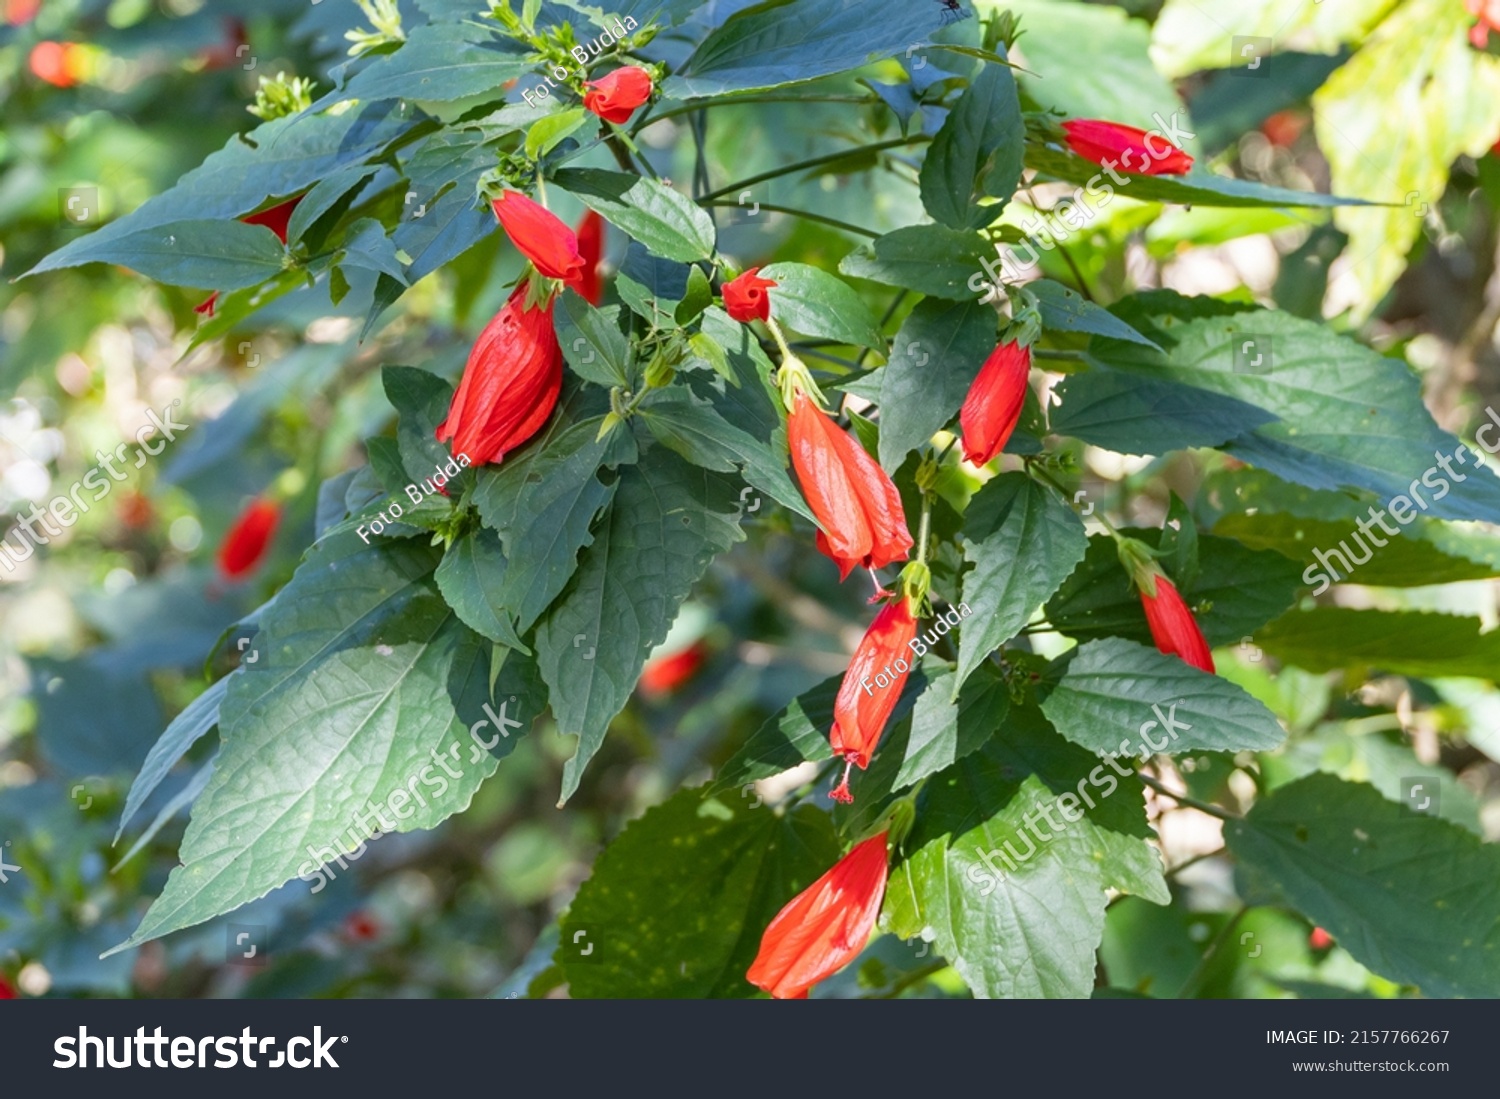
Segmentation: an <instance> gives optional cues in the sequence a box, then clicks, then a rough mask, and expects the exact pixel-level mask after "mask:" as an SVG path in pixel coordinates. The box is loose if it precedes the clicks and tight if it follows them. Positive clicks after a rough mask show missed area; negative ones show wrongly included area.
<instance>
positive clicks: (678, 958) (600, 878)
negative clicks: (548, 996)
mask: <svg viewBox="0 0 1500 1099" xmlns="http://www.w3.org/2000/svg"><path fill="white" fill-rule="evenodd" d="M839 853H840V852H839V843H838V839H837V838H836V837H835V835H834V831H833V825H832V823H831V822H830V820H829V817H828V815H827V814H826V813H823V812H820V811H819V810H818V809H816V808H814V807H813V806H811V805H804V806H801V807H800V808H798V809H795V810H793V811H792V812H790V813H788V814H786V815H784V816H783V815H781V814H779V813H776V812H773V811H772V810H771V809H768V808H764V807H762V808H757V809H752V808H750V807H749V805H748V803H747V802H745V801H742V800H740V799H738V798H731V799H729V800H727V801H724V802H720V801H715V800H712V799H709V800H704V797H703V791H702V790H682V791H680V792H678V794H677V795H676V796H675V797H673V798H672V799H671V800H670V801H668V802H667V803H666V804H664V805H659V806H657V807H656V808H654V809H651V810H650V811H648V812H647V813H646V815H645V816H643V817H641V818H640V819H639V820H636V821H633V822H631V824H630V825H628V826H627V827H626V829H625V831H623V832H622V833H621V834H620V835H619V837H618V838H617V839H616V840H615V841H614V842H613V843H611V844H610V845H609V846H608V847H607V848H605V850H604V853H603V854H602V855H600V856H599V859H598V861H597V862H596V863H595V864H594V871H593V873H592V874H591V875H590V877H589V880H588V881H586V882H584V884H583V886H582V888H580V889H579V891H578V896H577V898H576V899H575V900H574V901H573V904H572V906H571V907H570V908H569V910H568V914H567V915H566V916H565V917H564V918H563V921H562V936H561V943H560V945H559V948H558V953H557V958H558V961H559V962H560V963H561V965H562V967H563V972H564V973H566V974H567V978H568V992H569V995H570V996H572V997H573V998H574V999H580V998H594V997H614V998H619V997H628V998H632V999H634V998H648V999H654V998H661V997H672V998H680V999H686V998H691V999H701V998H717V997H748V996H754V995H757V994H758V990H757V989H755V988H754V987H753V986H751V985H750V984H749V983H748V982H746V980H745V971H746V970H747V969H749V968H750V963H751V962H753V961H754V960H755V955H756V952H757V951H758V950H759V949H760V937H761V933H762V932H763V931H764V930H765V928H766V925H767V924H769V923H770V922H771V920H772V919H773V918H774V917H775V915H776V913H777V912H778V911H780V910H781V908H782V906H783V905H785V904H786V903H787V902H788V901H789V900H791V899H792V897H794V896H796V894H797V893H798V892H800V891H801V890H803V889H805V888H807V886H809V885H811V884H812V883H813V881H815V880H816V879H817V878H818V877H819V876H820V875H821V874H823V873H824V872H825V871H826V870H827V869H828V868H829V867H830V866H832V865H833V864H834V862H836V861H837V860H838V857H839Z"/></svg>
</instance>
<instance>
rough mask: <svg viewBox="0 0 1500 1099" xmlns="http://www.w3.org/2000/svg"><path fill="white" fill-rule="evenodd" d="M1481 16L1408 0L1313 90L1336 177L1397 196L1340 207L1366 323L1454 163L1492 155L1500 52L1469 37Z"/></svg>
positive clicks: (1366, 192) (1498, 121)
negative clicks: (1396, 106)
mask: <svg viewBox="0 0 1500 1099" xmlns="http://www.w3.org/2000/svg"><path fill="white" fill-rule="evenodd" d="M1473 24H1474V17H1473V16H1472V15H1470V14H1469V12H1468V10H1467V9H1466V7H1465V6H1463V5H1454V4H1449V3H1446V2H1445V0H1408V2H1407V3H1404V4H1402V5H1400V6H1399V7H1397V8H1396V9H1395V11H1394V12H1393V13H1392V14H1391V16H1390V18H1388V19H1386V20H1385V21H1384V22H1383V23H1381V24H1380V26H1379V28H1377V29H1376V31H1375V32H1374V34H1372V35H1371V36H1370V39H1369V40H1368V41H1367V42H1365V44H1364V45H1363V46H1362V47H1361V48H1360V49H1359V51H1358V52H1357V53H1355V55H1354V56H1353V57H1352V58H1350V59H1349V60H1348V61H1347V62H1346V63H1345V64H1344V65H1343V66H1342V67H1340V68H1339V69H1338V70H1336V71H1335V72H1334V73H1333V75H1332V76H1330V77H1329V78H1328V82H1327V83H1326V84H1324V85H1323V87H1322V88H1320V89H1319V90H1318V91H1317V92H1316V93H1315V94H1314V95H1313V100H1312V101H1313V106H1314V112H1313V120H1314V125H1315V127H1316V129H1317V135H1318V147H1319V148H1320V149H1322V150H1323V152H1324V155H1326V156H1327V158H1328V167H1329V174H1330V179H1331V181H1332V186H1334V187H1336V188H1338V189H1339V190H1341V191H1347V192H1348V193H1349V194H1356V195H1362V196H1364V197H1367V198H1371V199H1376V200H1378V201H1382V202H1387V203H1392V204H1394V205H1390V206H1381V207H1371V208H1369V209H1362V210H1340V211H1338V212H1337V213H1335V215H1334V224H1335V225H1337V226H1338V227H1339V228H1340V229H1341V230H1343V231H1344V232H1345V233H1347V234H1348V235H1349V244H1348V246H1347V249H1346V251H1345V255H1346V256H1347V257H1348V260H1349V276H1350V278H1351V279H1353V280H1354V283H1355V285H1357V286H1358V288H1359V295H1358V300H1357V301H1356V302H1355V303H1354V309H1353V310H1352V313H1353V316H1352V318H1351V319H1352V321H1353V322H1354V323H1356V324H1358V323H1360V322H1362V321H1363V320H1364V319H1365V318H1366V317H1368V316H1369V315H1370V313H1371V312H1372V311H1373V310H1374V308H1375V307H1376V306H1377V305H1378V304H1379V303H1380V299H1381V298H1382V297H1383V296H1384V295H1385V293H1386V291H1387V290H1389V289H1390V288H1391V286H1392V285H1394V283H1395V281H1396V279H1397V278H1398V277H1399V276H1400V274H1401V272H1402V271H1403V270H1404V269H1405V267H1406V255H1407V253H1408V252H1409V251H1410V250H1411V247H1412V245H1414V244H1415V243H1416V242H1417V239H1418V236H1419V234H1420V233H1421V231H1422V224H1423V221H1424V219H1425V217H1426V213H1427V210H1428V209H1429V208H1435V207H1436V206H1437V204H1438V200H1439V199H1440V198H1441V197H1442V195H1443V191H1444V188H1445V187H1446V185H1447V182H1448V171H1449V168H1450V167H1451V166H1452V164H1453V162H1454V161H1455V160H1457V159H1458V158H1459V157H1460V156H1461V155H1467V156H1472V157H1475V158H1476V159H1477V158H1479V157H1481V156H1483V155H1484V154H1485V153H1486V152H1487V151H1488V149H1489V148H1490V146H1491V145H1493V144H1494V143H1495V135H1496V134H1497V133H1500V58H1497V57H1494V56H1492V55H1490V54H1487V53H1485V52H1484V51H1482V50H1476V49H1474V48H1473V46H1471V45H1470V44H1469V40H1468V31H1469V28H1470V27H1471V26H1473ZM1273 63H1274V59H1273ZM1273 79H1274V76H1273ZM1397 103H1399V104H1400V105H1401V108H1400V110H1392V109H1391V105H1392V104H1397Z"/></svg>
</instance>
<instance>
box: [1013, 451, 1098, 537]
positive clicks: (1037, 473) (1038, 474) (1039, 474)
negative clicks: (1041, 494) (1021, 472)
mask: <svg viewBox="0 0 1500 1099" xmlns="http://www.w3.org/2000/svg"><path fill="white" fill-rule="evenodd" d="M1026 469H1027V471H1028V472H1030V473H1031V475H1032V476H1033V477H1035V478H1037V479H1038V480H1040V481H1045V482H1046V483H1047V484H1049V485H1051V486H1052V487H1053V488H1055V489H1057V491H1058V492H1060V493H1062V495H1063V499H1064V500H1066V501H1067V502H1068V506H1069V507H1071V508H1072V509H1073V510H1074V511H1078V510H1079V508H1078V505H1077V503H1075V502H1074V499H1073V496H1072V495H1071V494H1070V493H1069V492H1068V490H1067V489H1065V488H1063V486H1062V485H1061V484H1059V483H1058V481H1057V479H1056V478H1054V477H1053V476H1052V474H1050V473H1048V472H1047V471H1046V470H1045V469H1043V468H1042V467H1041V466H1039V465H1037V464H1036V463H1035V462H1031V461H1028V462H1027V463H1026ZM1089 518H1090V519H1092V520H1094V521H1095V522H1096V523H1098V524H1099V525H1100V526H1101V527H1103V528H1104V530H1105V532H1106V533H1107V534H1108V535H1109V536H1110V537H1111V538H1113V539H1114V540H1115V541H1116V542H1118V541H1119V540H1120V538H1121V535H1120V532H1119V531H1117V530H1115V527H1114V524H1113V523H1111V522H1110V521H1109V520H1108V519H1106V518H1105V517H1104V513H1103V512H1102V511H1100V510H1099V509H1098V508H1095V509H1094V512H1093V514H1092V515H1090V516H1089Z"/></svg>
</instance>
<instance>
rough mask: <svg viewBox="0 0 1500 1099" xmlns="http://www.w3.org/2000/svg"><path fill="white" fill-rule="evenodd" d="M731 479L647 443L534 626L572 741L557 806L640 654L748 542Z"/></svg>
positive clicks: (561, 723)
mask: <svg viewBox="0 0 1500 1099" xmlns="http://www.w3.org/2000/svg"><path fill="white" fill-rule="evenodd" d="M738 520H739V508H738V505H737V502H736V496H735V490H734V487H733V482H731V481H729V480H728V479H726V478H725V477H723V476H722V475H721V474H717V473H713V472H711V471H709V470H705V469H700V468H697V467H695V466H691V465H688V464H687V463H686V462H684V461H683V460H682V459H681V458H679V457H678V456H677V455H676V454H674V453H672V452H671V451H669V450H666V449H664V448H661V447H652V448H649V449H648V450H646V451H645V453H644V454H642V456H641V461H640V463H639V464H638V465H632V466H626V467H624V468H623V469H622V470H621V471H620V478H619V482H618V488H617V491H616V493H615V499H614V502H613V504H612V505H611V507H610V510H609V514H608V516H607V518H606V519H605V520H604V521H603V523H602V524H601V525H600V527H599V530H598V532H597V534H596V535H595V536H594V541H593V544H592V545H590V546H589V547H588V548H587V549H586V550H585V551H584V554H583V558H582V560H581V561H580V562H579V565H578V571H577V572H576V573H574V575H573V578H572V580H571V581H570V582H569V584H568V587H567V589H566V590H565V591H564V592H563V594H562V596H561V597H559V599H558V600H557V602H556V603H554V604H553V605H552V607H551V608H550V609H549V610H548V611H547V614H546V616H545V617H543V619H542V620H541V624H540V625H539V626H538V628H537V634H536V647H537V654H538V657H537V662H538V664H539V665H540V667H541V670H542V677H543V678H544V679H545V680H546V681H547V686H548V687H549V688H550V689H551V692H552V713H553V715H554V716H555V717H556V719H557V725H558V729H559V731H560V732H562V733H564V734H566V735H573V736H577V737H578V751H577V754H575V755H574V756H573V758H572V759H570V760H569V761H568V764H567V767H566V768H565V769H564V772H563V790H562V797H563V800H567V799H568V798H570V797H572V796H573V793H574V791H575V790H577V789H578V783H579V781H580V779H581V778H582V777H583V770H584V768H585V767H587V766H588V762H589V760H590V759H592V758H593V756H594V753H595V752H597V751H598V750H599V745H600V744H602V743H603V742H604V734H605V732H606V730H607V729H608V728H609V723H610V722H611V721H612V720H613V719H614V716H615V715H616V714H618V713H619V712H620V710H621V709H622V708H624V706H625V703H626V701H627V700H628V699H629V698H630V694H631V692H632V691H633V690H635V684H636V680H637V679H639V678H640V674H641V668H642V667H643V666H644V665H645V663H646V656H647V655H648V654H649V653H650V652H651V650H652V649H654V648H655V647H656V646H657V645H658V644H660V643H661V641H662V640H663V639H664V638H665V637H666V636H667V630H668V629H669V628H670V627H671V625H672V620H673V619H675V618H676V617H677V610H678V607H679V606H680V605H681V603H682V601H683V600H684V599H685V598H687V595H688V592H689V591H690V590H691V589H692V586H693V584H694V583H695V582H696V581H697V579H698V577H700V576H702V575H703V573H704V571H705V570H706V569H707V568H708V566H709V563H710V562H711V561H712V560H713V558H714V557H715V556H717V555H718V554H720V553H722V552H723V551H724V550H727V549H728V548H729V547H730V546H732V545H733V544H734V543H736V542H738V541H740V540H742V539H743V538H744V536H745V535H744V532H743V531H742V530H741V529H740V525H739V522H738Z"/></svg>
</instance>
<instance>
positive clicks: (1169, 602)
mask: <svg viewBox="0 0 1500 1099" xmlns="http://www.w3.org/2000/svg"><path fill="white" fill-rule="evenodd" d="M1140 595H1141V607H1142V608H1143V609H1144V610H1145V612H1146V622H1147V624H1149V625H1150V627H1151V638H1152V640H1153V641H1155V642H1156V647H1157V648H1158V649H1160V650H1161V651H1162V652H1164V653H1167V654H1168V655H1171V656H1180V657H1182V659H1183V660H1185V661H1187V662H1188V663H1189V664H1191V665H1192V666H1193V667H1195V668H1200V669H1202V670H1203V671H1205V672H1208V673H1209V674H1210V675H1212V674H1213V671H1214V658H1213V656H1212V654H1210V653H1209V651H1208V642H1207V641H1205V640H1204V639H1203V631H1202V630H1200V629H1199V628H1198V623H1197V621H1196V620H1194V618H1193V612H1192V611H1190V610H1188V607H1187V604H1186V603H1184V602H1183V601H1182V596H1180V595H1178V594H1177V589H1176V587H1174V586H1173V584H1172V581H1170V580H1168V579H1167V578H1166V577H1165V576H1162V575H1160V574H1159V573H1158V574H1157V575H1156V594H1155V595H1150V594H1148V593H1147V591H1146V589H1145V587H1144V586H1142V587H1141V589H1140Z"/></svg>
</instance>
